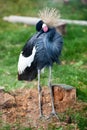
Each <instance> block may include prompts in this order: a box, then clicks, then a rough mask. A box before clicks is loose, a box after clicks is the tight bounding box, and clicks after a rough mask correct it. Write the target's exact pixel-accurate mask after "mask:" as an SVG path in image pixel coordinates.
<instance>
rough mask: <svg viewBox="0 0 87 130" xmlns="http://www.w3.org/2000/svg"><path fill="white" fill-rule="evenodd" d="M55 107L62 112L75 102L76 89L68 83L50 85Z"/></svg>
mask: <svg viewBox="0 0 87 130" xmlns="http://www.w3.org/2000/svg"><path fill="white" fill-rule="evenodd" d="M52 88H53V95H54V103H55V108H56V109H57V110H58V111H60V112H64V111H65V110H67V108H69V107H70V106H72V105H73V104H74V103H75V102H76V89H75V88H74V87H72V86H69V85H64V84H59V85H52Z"/></svg>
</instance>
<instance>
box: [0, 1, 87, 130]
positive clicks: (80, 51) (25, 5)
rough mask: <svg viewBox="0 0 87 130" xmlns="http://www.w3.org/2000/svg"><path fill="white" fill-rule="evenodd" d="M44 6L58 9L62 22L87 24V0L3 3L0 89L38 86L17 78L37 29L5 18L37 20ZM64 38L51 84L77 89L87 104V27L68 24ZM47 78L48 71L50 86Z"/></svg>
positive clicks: (83, 125) (84, 125)
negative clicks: (22, 54)
mask: <svg viewBox="0 0 87 130" xmlns="http://www.w3.org/2000/svg"><path fill="white" fill-rule="evenodd" d="M45 7H50V8H56V9H58V10H59V11H60V14H61V18H62V19H69V20H85V21H87V0H0V87H4V88H5V90H6V91H10V90H14V89H17V88H21V87H22V88H23V87H28V88H30V87H32V88H33V87H37V79H36V80H34V81H33V82H30V83H28V82H24V81H22V82H19V81H18V79H17V63H18V57H19V54H20V51H21V49H22V47H23V46H24V44H25V43H26V41H27V39H29V38H30V37H31V36H32V35H33V34H34V33H35V32H36V30H35V26H30V25H27V24H22V23H10V22H6V21H4V20H3V17H4V16H10V15H17V16H29V17H38V11H39V10H41V9H43V8H45ZM63 38H64V46H63V51H62V55H61V65H56V64H54V67H53V70H52V73H53V77H52V79H53V81H52V82H53V83H59V84H60V83H62V84H68V85H71V86H74V87H75V88H76V90H77V99H78V100H81V101H83V102H87V26H81V25H75V24H66V34H65V35H63ZM47 77H48V70H47V69H46V70H45V73H44V74H42V78H41V83H42V85H46V84H47V80H48V79H47ZM86 110H87V108H86V109H85V110H84V112H83V116H82V115H79V121H78V123H79V127H80V128H81V129H82V130H83V129H84V130H86V129H85V128H87V118H86V117H85V116H86V115H85V114H84V113H86ZM86 114H87V113H86ZM83 119H84V122H82V120H83ZM77 120H78V119H77Z"/></svg>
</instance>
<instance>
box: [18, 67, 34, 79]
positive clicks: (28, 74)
mask: <svg viewBox="0 0 87 130" xmlns="http://www.w3.org/2000/svg"><path fill="white" fill-rule="evenodd" d="M36 76H37V69H36V68H31V67H30V68H29V67H27V68H26V69H25V71H24V72H23V73H22V74H19V73H18V80H26V81H32V80H33V79H35V78H36Z"/></svg>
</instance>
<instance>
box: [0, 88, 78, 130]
mask: <svg viewBox="0 0 87 130" xmlns="http://www.w3.org/2000/svg"><path fill="white" fill-rule="evenodd" d="M60 97H61V96H60ZM59 100H61V98H59ZM65 104H66V103H65ZM65 104H64V103H59V102H58V103H57V102H55V108H56V112H64V111H65V110H66V109H65V108H67V107H69V105H68V106H67V107H64V105H65ZM71 104H72V103H71ZM65 106H66V105H65ZM77 106H78V105H77ZM72 107H76V103H74V104H73V105H72ZM76 109H77V107H76ZM51 110H52V108H51V98H50V92H49V89H48V87H43V90H42V111H43V114H44V115H45V116H46V117H47V116H49V115H50V113H51ZM0 113H1V115H0V117H1V120H2V122H1V123H10V124H11V125H12V130H16V129H15V127H14V124H20V125H21V127H22V126H23V127H24V126H25V127H33V129H36V130H37V129H38V128H43V129H44V130H46V128H47V127H48V126H49V127H50V126H51V125H52V126H58V127H59V126H66V125H67V123H72V121H71V119H70V116H66V118H65V120H64V121H62V122H60V121H59V120H58V119H57V118H56V117H50V118H39V107H38V91H37V89H35V88H33V89H28V88H25V89H18V90H15V91H14V92H9V93H8V92H4V90H1V91H0ZM59 116H60V114H59ZM1 125H2V124H1ZM72 125H73V123H72ZM74 125H75V124H74Z"/></svg>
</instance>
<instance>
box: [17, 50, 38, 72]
mask: <svg viewBox="0 0 87 130" xmlns="http://www.w3.org/2000/svg"><path fill="white" fill-rule="evenodd" d="M35 54H36V49H35V47H34V48H33V50H32V54H31V55H30V56H29V57H24V56H23V55H22V53H21V54H20V56H19V61H18V72H19V74H22V73H23V72H24V70H25V68H26V67H30V66H31V63H32V62H33V61H34V57H35Z"/></svg>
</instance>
